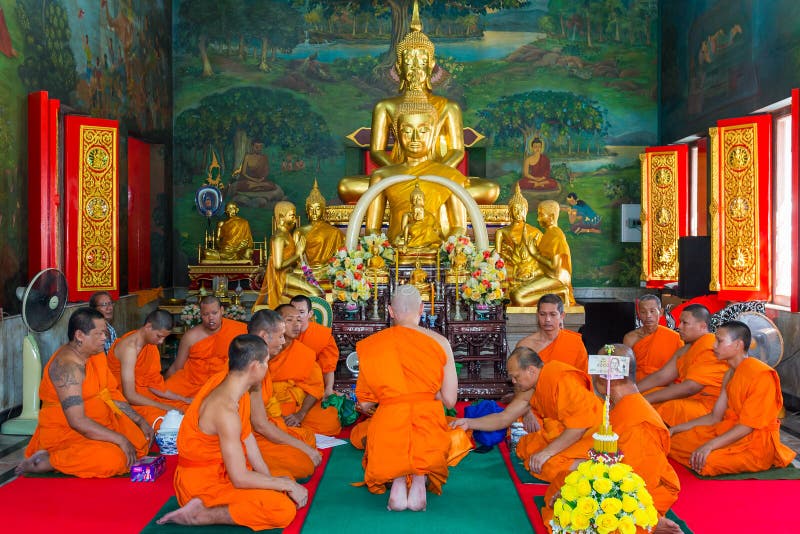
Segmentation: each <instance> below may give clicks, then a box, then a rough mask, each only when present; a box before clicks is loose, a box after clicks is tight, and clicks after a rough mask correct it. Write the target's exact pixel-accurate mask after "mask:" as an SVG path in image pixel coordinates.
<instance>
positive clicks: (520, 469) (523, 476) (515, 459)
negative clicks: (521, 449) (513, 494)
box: [509, 451, 549, 484]
mask: <svg viewBox="0 0 800 534" xmlns="http://www.w3.org/2000/svg"><path fill="white" fill-rule="evenodd" d="M509 454H510V456H511V465H512V466H514V472H515V473H516V474H517V476H518V477H519V481H520V482H521V483H522V484H549V482H546V481H544V480H540V479H538V478H536V477H535V476H533V475H532V474H531V472H530V471H528V470H527V469H525V465H524V464H523V463H522V460H520V458H519V456H517V453H516V452H514V451H511V452H510V453H509Z"/></svg>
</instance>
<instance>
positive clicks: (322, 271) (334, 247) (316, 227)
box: [295, 179, 344, 281]
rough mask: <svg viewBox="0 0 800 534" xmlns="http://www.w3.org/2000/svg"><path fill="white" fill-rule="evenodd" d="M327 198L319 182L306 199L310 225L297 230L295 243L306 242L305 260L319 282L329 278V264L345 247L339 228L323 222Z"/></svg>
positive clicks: (315, 183) (315, 181) (315, 182)
mask: <svg viewBox="0 0 800 534" xmlns="http://www.w3.org/2000/svg"><path fill="white" fill-rule="evenodd" d="M324 214H325V197H323V196H322V193H321V192H320V190H319V186H318V185H317V180H316V179H315V180H314V187H312V188H311V193H310V194H309V195H308V198H307V199H306V215H308V224H307V225H305V226H301V227H299V228H298V229H297V231H296V234H295V241H296V242H300V241H301V240H303V241H305V260H306V263H307V264H308V266H309V267H311V270H312V271H314V277H315V278H316V279H317V280H320V281H322V280H326V279H327V278H328V262H329V261H330V259H331V258H332V257H333V256H335V255H336V251H338V250H339V249H340V248H341V247H342V246H344V234H343V233H342V232H341V231H339V229H338V228H336V227H335V226H333V225H331V224H330V223H328V222H327V221H325V220H323V218H322V216H323V215H324Z"/></svg>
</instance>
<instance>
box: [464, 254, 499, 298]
mask: <svg viewBox="0 0 800 534" xmlns="http://www.w3.org/2000/svg"><path fill="white" fill-rule="evenodd" d="M469 271H470V275H469V278H467V280H466V281H465V282H464V284H463V285H462V286H461V296H462V297H464V300H465V301H466V302H472V303H475V304H485V305H489V306H496V305H497V304H499V303H500V302H501V301H502V300H503V282H504V281H505V280H506V277H507V274H506V266H505V262H504V261H503V259H502V258H501V257H500V255H499V254H497V253H496V252H494V251H491V250H484V251H482V252H481V253H480V254H477V255H475V256H473V258H472V262H471V263H470V264H469Z"/></svg>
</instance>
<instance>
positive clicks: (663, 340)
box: [633, 325, 683, 382]
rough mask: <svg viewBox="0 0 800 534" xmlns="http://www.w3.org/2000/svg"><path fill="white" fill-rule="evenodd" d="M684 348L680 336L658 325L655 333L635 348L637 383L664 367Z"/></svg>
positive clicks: (638, 342) (643, 339) (646, 337)
mask: <svg viewBox="0 0 800 534" xmlns="http://www.w3.org/2000/svg"><path fill="white" fill-rule="evenodd" d="M682 346H683V340H681V336H680V334H678V333H677V332H676V331H674V330H670V329H669V328H667V327H665V326H661V325H658V328H657V329H656V331H655V332H653V333H652V334H650V335H647V336H645V337H644V338H642V339H640V340H639V341H637V342H636V344H635V345H634V346H633V354H634V355H635V356H636V381H637V382H638V381H639V380H641V379H643V378H644V377H646V376H647V375H651V374H653V373H655V372H656V371H658V370H659V369H661V368H662V367H664V364H666V363H667V362H668V361H669V359H670V358H671V357H672V355H673V354H675V351H676V350H678V349H679V348H681V347H682Z"/></svg>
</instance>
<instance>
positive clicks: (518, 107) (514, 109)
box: [478, 91, 609, 154]
mask: <svg viewBox="0 0 800 534" xmlns="http://www.w3.org/2000/svg"><path fill="white" fill-rule="evenodd" d="M478 116H479V117H480V121H479V123H478V130H479V131H481V132H484V133H485V134H486V135H487V136H489V137H490V138H491V139H492V141H493V142H494V143H495V144H498V145H503V146H506V147H509V148H513V149H518V148H519V147H520V146H524V145H525V143H526V141H529V140H530V138H532V137H534V136H538V137H541V138H543V139H544V141H545V143H546V145H547V146H548V147H558V148H559V149H560V150H561V151H562V152H565V153H567V154H571V153H573V149H574V150H576V151H577V150H580V144H581V143H582V144H584V145H585V150H586V152H588V151H589V147H590V144H591V143H594V145H595V147H596V149H597V151H598V152H599V151H600V148H601V147H602V143H603V138H604V137H605V135H606V133H607V132H608V128H609V124H608V120H607V119H606V111H605V110H604V109H602V108H600V106H599V104H598V103H597V102H596V101H595V100H592V99H591V98H588V97H585V96H582V95H576V94H574V93H567V92H563V91H529V92H527V93H518V94H515V95H511V96H504V97H502V98H501V99H499V100H498V101H496V102H494V103H493V104H489V106H488V107H486V108H484V109H482V110H480V111H478Z"/></svg>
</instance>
